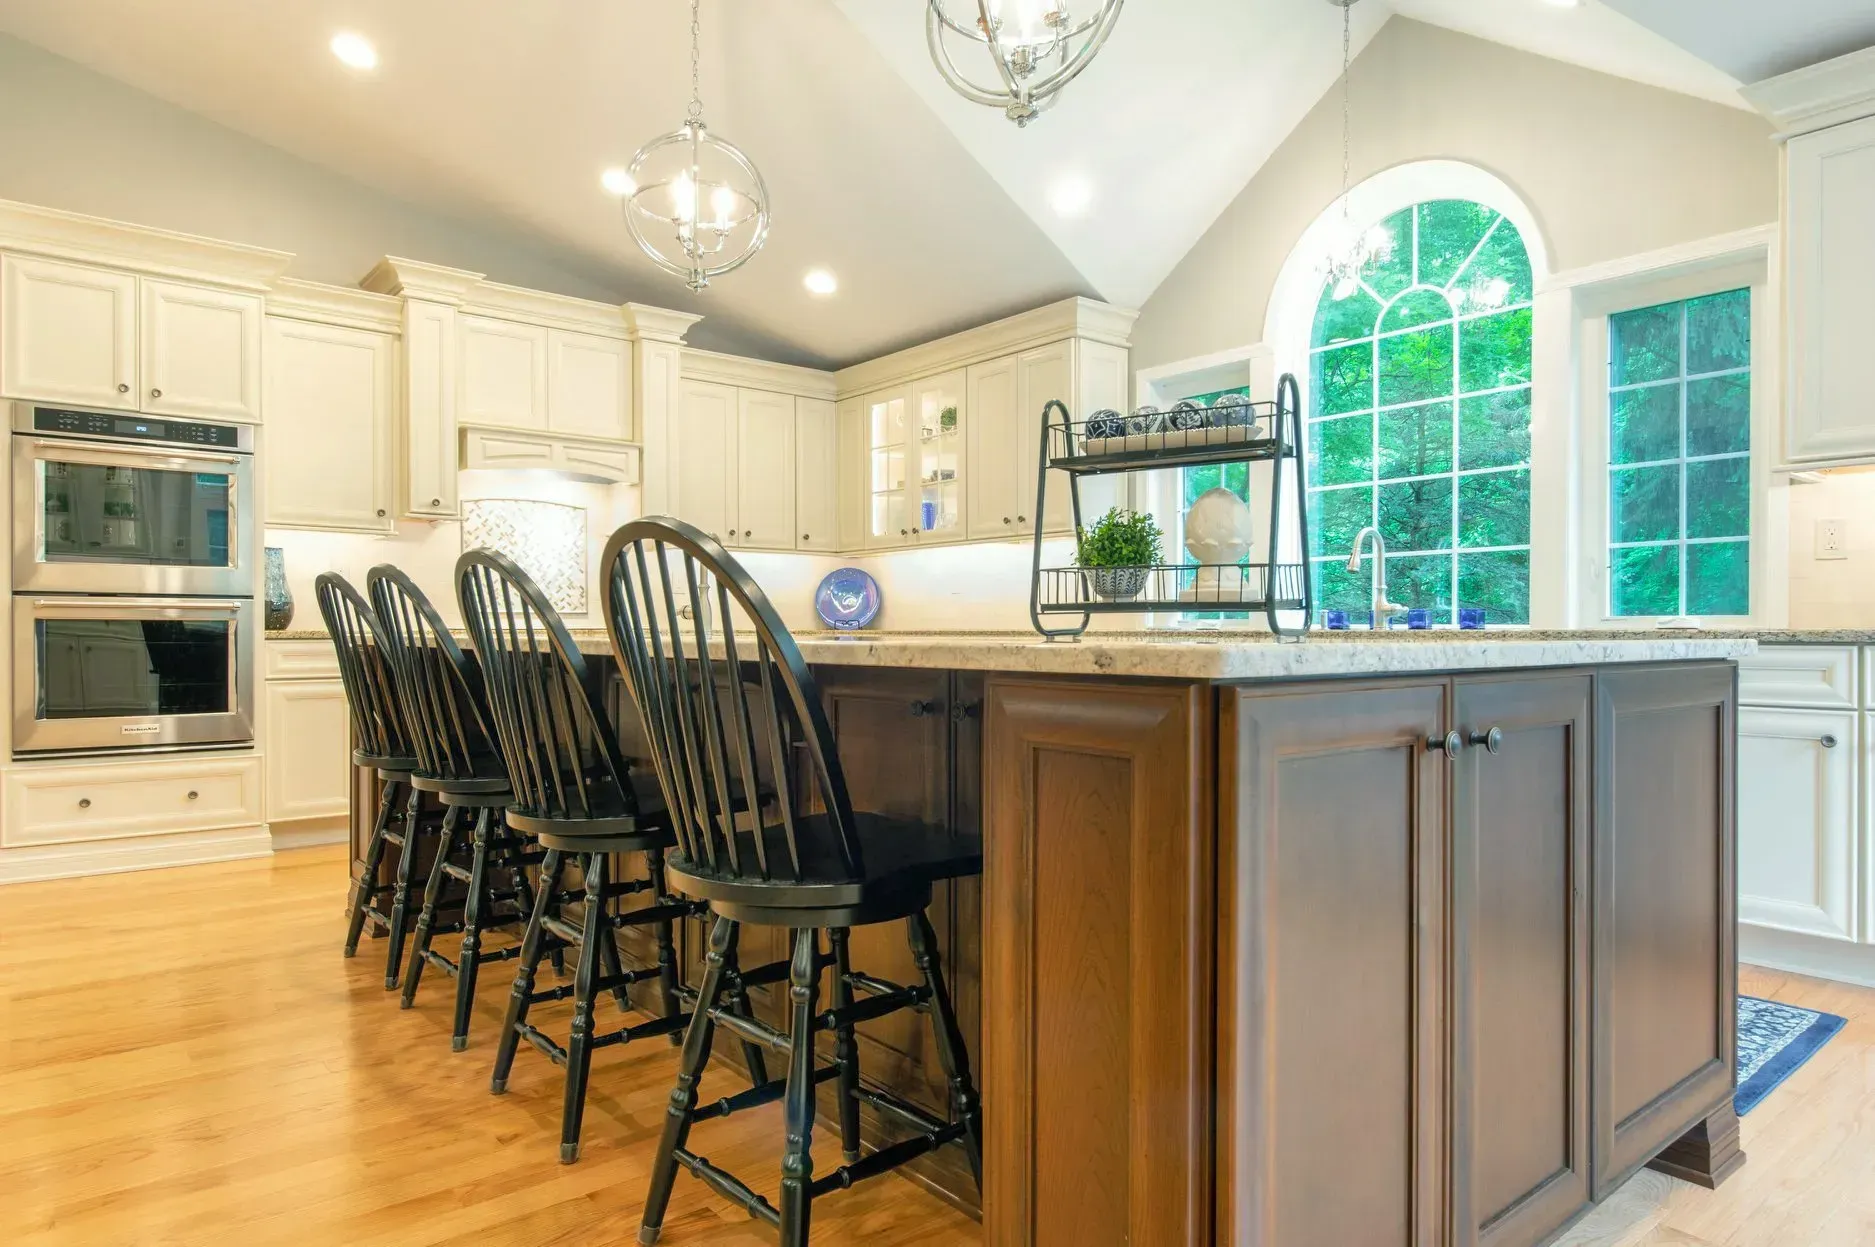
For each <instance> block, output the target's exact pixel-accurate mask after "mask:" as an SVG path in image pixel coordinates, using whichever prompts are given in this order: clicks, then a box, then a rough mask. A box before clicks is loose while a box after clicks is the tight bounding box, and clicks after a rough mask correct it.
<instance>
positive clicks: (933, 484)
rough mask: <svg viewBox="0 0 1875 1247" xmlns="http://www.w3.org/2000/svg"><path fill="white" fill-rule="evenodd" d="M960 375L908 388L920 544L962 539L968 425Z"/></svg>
mask: <svg viewBox="0 0 1875 1247" xmlns="http://www.w3.org/2000/svg"><path fill="white" fill-rule="evenodd" d="M967 407H968V404H966V403H965V402H964V372H963V370H961V369H959V370H957V371H955V372H947V373H944V374H942V375H940V376H936V377H927V378H925V379H924V380H923V381H920V382H918V383H917V384H915V385H913V386H912V388H911V411H912V430H911V435H912V457H911V464H912V469H911V472H912V476H913V478H914V482H915V486H914V488H913V490H912V496H911V501H910V503H909V504H908V505H910V506H911V508H912V511H913V514H912V520H913V526H914V529H915V531H916V533H917V536H918V540H919V541H920V542H940V541H956V540H961V539H962V538H963V536H964V531H965V530H964V495H963V491H964V489H965V487H966V485H967V484H968V481H969V478H970V472H969V468H968V464H967V462H966V459H965V455H964V430H965V426H966V425H968V423H969V418H968V413H967Z"/></svg>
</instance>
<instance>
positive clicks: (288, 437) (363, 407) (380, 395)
mask: <svg viewBox="0 0 1875 1247" xmlns="http://www.w3.org/2000/svg"><path fill="white" fill-rule="evenodd" d="M396 346H397V343H396V339H395V338H394V337H393V336H392V335H390V334H388V333H377V332H371V331H368V330H363V329H353V328H349V327H345V326H340V325H324V324H315V323H312V322H308V321H301V320H292V319H288V318H285V317H279V316H270V317H268V318H267V422H266V446H265V453H264V454H263V455H262V456H261V462H262V464H263V467H264V479H265V482H266V516H267V523H268V524H273V525H279V526H282V527H289V528H330V529H341V530H346V531H352V532H366V533H388V532H390V531H392V530H393V529H394V528H395V527H396V521H395V519H394V517H393V515H392V509H393V508H394V507H395V505H396V502H395V497H394V493H393V488H392V480H393V477H392V469H393V464H394V461H395V456H394V455H393V452H392V441H391V438H392V431H393V427H394V425H395V415H396V411H397V390H396V382H397V369H396V364H397V350H396Z"/></svg>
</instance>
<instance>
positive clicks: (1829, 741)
mask: <svg viewBox="0 0 1875 1247" xmlns="http://www.w3.org/2000/svg"><path fill="white" fill-rule="evenodd" d="M1822 744H1823V748H1825V749H1834V748H1835V747H1836V734H1835V733H1834V732H1825V733H1824V734H1823V741H1822Z"/></svg>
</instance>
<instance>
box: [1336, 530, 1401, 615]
mask: <svg viewBox="0 0 1875 1247" xmlns="http://www.w3.org/2000/svg"><path fill="white" fill-rule="evenodd" d="M1369 537H1372V538H1373V539H1374V579H1373V593H1372V595H1371V596H1370V597H1369V599H1368V602H1369V609H1370V610H1371V611H1372V612H1373V613H1372V614H1371V615H1370V616H1369V619H1368V626H1369V627H1371V628H1385V627H1386V626H1387V620H1388V619H1389V618H1391V617H1392V616H1394V615H1404V614H1405V613H1406V608H1405V607H1404V606H1401V605H1399V604H1398V603H1396V602H1389V601H1388V600H1387V542H1386V539H1385V538H1383V537H1382V536H1381V535H1380V530H1379V529H1378V528H1375V527H1373V526H1372V525H1369V526H1368V527H1366V528H1363V529H1362V530H1361V531H1360V532H1358V533H1356V534H1354V553H1352V554H1350V555H1348V570H1349V571H1351V572H1358V571H1360V570H1361V544H1362V543H1363V542H1365V541H1366V540H1367V539H1368V538H1369Z"/></svg>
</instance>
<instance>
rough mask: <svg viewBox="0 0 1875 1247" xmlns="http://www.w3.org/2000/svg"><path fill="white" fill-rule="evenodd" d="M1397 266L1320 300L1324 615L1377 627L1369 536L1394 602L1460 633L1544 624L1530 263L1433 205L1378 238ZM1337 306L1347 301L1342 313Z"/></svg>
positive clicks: (1496, 218)
mask: <svg viewBox="0 0 1875 1247" xmlns="http://www.w3.org/2000/svg"><path fill="white" fill-rule="evenodd" d="M1382 228H1383V229H1385V230H1386V231H1387V233H1388V234H1389V235H1390V237H1391V239H1392V246H1391V248H1390V250H1389V251H1388V253H1387V254H1386V255H1384V256H1383V257H1382V258H1381V259H1379V260H1377V261H1376V262H1375V263H1373V264H1370V265H1369V266H1368V267H1367V268H1366V269H1365V270H1364V271H1363V272H1362V274H1361V280H1360V282H1359V283H1358V285H1356V286H1355V287H1354V288H1353V289H1351V290H1350V289H1347V288H1341V289H1337V288H1334V287H1332V286H1326V287H1324V288H1323V290H1322V292H1321V296H1320V300H1319V302H1318V303H1317V304H1316V309H1315V323H1314V330H1313V333H1312V335H1311V338H1310V375H1311V377H1312V379H1313V384H1312V386H1311V395H1310V411H1309V422H1308V433H1307V444H1308V490H1309V504H1310V508H1309V513H1310V519H1311V524H1312V530H1311V537H1310V540H1311V545H1312V549H1311V550H1310V554H1311V555H1312V556H1313V557H1314V559H1315V560H1316V561H1315V571H1316V582H1315V583H1316V584H1317V586H1319V588H1318V590H1317V594H1316V597H1317V606H1318V607H1320V608H1321V609H1324V610H1333V609H1338V610H1345V611H1347V612H1349V614H1350V616H1352V617H1353V618H1354V619H1355V620H1356V621H1357V623H1365V622H1366V614H1367V609H1368V585H1369V577H1370V576H1371V574H1372V573H1371V569H1370V568H1369V566H1368V564H1367V562H1366V561H1365V560H1363V562H1362V565H1361V569H1360V571H1359V572H1354V573H1351V572H1349V571H1348V570H1347V559H1348V553H1349V551H1350V549H1351V548H1352V546H1353V543H1354V538H1355V536H1356V534H1357V533H1359V532H1360V530H1361V529H1362V528H1363V527H1366V526H1367V525H1370V524H1372V525H1374V526H1376V527H1378V528H1379V529H1380V532H1381V535H1382V536H1383V537H1384V538H1385V539H1386V543H1387V576H1388V580H1389V589H1390V591H1391V594H1392V597H1393V600H1394V601H1396V602H1398V603H1400V604H1402V605H1404V606H1408V607H1418V608H1424V609H1426V610H1428V611H1429V612H1430V614H1431V618H1432V621H1433V622H1434V623H1437V624H1451V623H1454V622H1456V621H1457V611H1458V610H1459V609H1460V608H1464V607H1481V608H1483V610H1484V612H1485V616H1484V618H1485V622H1486V623H1490V624H1521V623H1528V622H1529V619H1530V307H1531V299H1532V297H1533V295H1534V289H1533V283H1532V278H1531V271H1530V257H1529V255H1528V253H1527V251H1526V250H1525V246H1524V240H1523V237H1522V235H1521V234H1520V233H1519V232H1518V230H1517V227H1516V226H1515V225H1513V224H1511V222H1510V221H1509V220H1508V219H1507V218H1505V217H1504V216H1502V215H1500V214H1499V213H1498V212H1496V211H1494V210H1492V209H1491V208H1488V207H1485V206H1484V205H1482V204H1478V203H1472V202H1469V201H1465V200H1457V199H1440V200H1432V201H1429V202H1426V203H1421V204H1417V205H1415V206H1413V207H1411V208H1406V209H1403V210H1402V211H1400V212H1397V213H1395V214H1394V215H1393V216H1390V217H1388V218H1387V219H1386V220H1385V221H1384V222H1382ZM1337 296H1339V297H1337Z"/></svg>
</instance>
